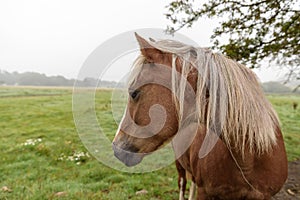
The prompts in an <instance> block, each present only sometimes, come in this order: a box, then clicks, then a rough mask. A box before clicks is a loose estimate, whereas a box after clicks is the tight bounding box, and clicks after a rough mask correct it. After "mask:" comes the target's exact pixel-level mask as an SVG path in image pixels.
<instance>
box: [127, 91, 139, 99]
mask: <svg viewBox="0 0 300 200" xmlns="http://www.w3.org/2000/svg"><path fill="white" fill-rule="evenodd" d="M139 94H140V91H139V90H134V91H132V92H129V95H130V96H131V98H132V99H133V100H137V98H138V97H139Z"/></svg>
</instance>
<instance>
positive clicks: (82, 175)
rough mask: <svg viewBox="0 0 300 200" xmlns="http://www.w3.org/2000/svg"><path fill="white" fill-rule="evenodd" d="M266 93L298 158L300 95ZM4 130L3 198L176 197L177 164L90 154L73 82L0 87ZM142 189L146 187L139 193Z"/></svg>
mask: <svg viewBox="0 0 300 200" xmlns="http://www.w3.org/2000/svg"><path fill="white" fill-rule="evenodd" d="M110 94H111V92H110V91H109V90H103V91H98V93H97V95H96V111H97V116H98V118H99V121H101V120H102V122H103V123H102V126H103V129H105V132H108V133H109V137H110V138H112V136H113V135H114V133H115V130H116V128H117V125H116V124H115V122H114V121H113V119H112V118H111V115H110V112H111V111H110ZM268 98H269V99H270V101H271V102H272V104H273V105H274V107H275V109H276V110H277V112H278V114H279V116H280V119H281V123H282V130H283V133H284V138H285V142H286V149H287V152H288V157H289V160H295V159H297V158H299V157H300V96H292V95H291V96H269V97H268ZM294 102H297V103H298V104H299V106H298V108H297V110H294V109H293V106H292V105H293V103H294ZM103 120H104V121H103ZM0 136H1V137H0V152H1V156H0V200H5V199H8V200H11V199H13V200H19V199H28V200H35V199H36V200H40V199H101V200H102V199H103V200H106V199H118V200H119V199H121V200H122V199H124V200H125V199H134V200H137V199H153V200H154V199H166V200H168V199H176V198H177V197H178V191H177V173H176V169H175V167H174V165H171V166H169V167H167V168H164V169H162V170H159V171H156V172H151V173H146V174H127V173H121V172H118V171H116V170H113V169H110V168H108V167H106V166H104V165H102V164H101V163H99V162H98V161H97V160H96V159H94V158H93V157H91V156H90V154H88V152H87V150H86V149H85V147H84V146H83V145H82V143H81V141H80V139H79V137H78V134H77V132H76V128H75V126H74V121H73V115H72V90H71V89H70V88H60V89H55V88H28V87H24V88H20V87H18V88H13V87H11V88H10V87H0ZM142 189H145V190H147V191H148V193H147V194H145V195H136V192H137V191H140V190H142Z"/></svg>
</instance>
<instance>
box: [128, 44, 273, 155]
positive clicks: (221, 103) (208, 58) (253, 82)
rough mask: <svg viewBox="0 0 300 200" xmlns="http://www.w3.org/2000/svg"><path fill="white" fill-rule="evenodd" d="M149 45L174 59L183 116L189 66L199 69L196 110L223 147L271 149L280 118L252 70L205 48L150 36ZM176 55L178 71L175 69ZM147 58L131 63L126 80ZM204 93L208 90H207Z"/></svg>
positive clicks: (175, 92) (175, 91) (175, 86)
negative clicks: (152, 39)
mask: <svg viewBox="0 0 300 200" xmlns="http://www.w3.org/2000/svg"><path fill="white" fill-rule="evenodd" d="M149 43H150V44H151V45H152V46H153V47H155V48H157V49H159V50H161V51H163V52H168V53H171V54H172V55H173V58H172V92H173V95H174V99H176V102H178V105H177V113H178V115H179V123H180V120H182V115H183V108H184V106H183V104H184V98H185V88H186V84H189V83H188V82H187V81H186V80H187V77H188V75H189V74H190V73H191V70H192V69H195V68H196V69H197V70H198V75H197V76H198V77H197V86H196V114H197V117H198V119H197V120H198V123H199V124H205V125H206V128H207V130H210V131H212V132H214V133H217V134H218V135H219V136H220V137H221V138H222V139H223V141H224V142H225V143H226V145H227V146H230V147H232V148H237V149H239V150H240V151H241V152H242V154H243V153H244V151H245V150H249V151H250V152H256V153H259V154H261V153H264V152H269V151H270V150H271V149H272V146H273V145H274V144H276V131H277V128H278V127H277V126H278V123H279V120H278V117H277V115H276V112H275V111H274V110H273V108H272V106H271V104H270V103H269V102H268V100H267V99H266V97H265V96H264V94H263V91H262V89H261V86H260V84H259V82H258V80H257V77H256V75H255V74H254V73H253V72H252V71H251V70H250V69H248V68H246V67H245V66H243V65H241V64H239V63H237V62H235V61H233V60H231V59H229V58H227V57H225V56H223V55H221V54H215V53H212V52H211V51H210V50H208V49H206V48H195V47H193V46H189V45H186V44H182V43H180V42H177V41H173V40H161V41H157V42H154V41H150V42H149ZM176 59H179V60H180V63H181V65H182V66H181V71H180V73H181V75H180V76H178V73H176ZM144 60H145V58H144V57H139V58H138V59H137V60H136V61H135V63H134V66H133V73H132V74H131V78H130V81H129V82H132V81H133V80H134V77H136V75H137V74H138V73H139V70H141V68H142V67H141V65H142V64H143V62H144ZM206 94H208V95H206Z"/></svg>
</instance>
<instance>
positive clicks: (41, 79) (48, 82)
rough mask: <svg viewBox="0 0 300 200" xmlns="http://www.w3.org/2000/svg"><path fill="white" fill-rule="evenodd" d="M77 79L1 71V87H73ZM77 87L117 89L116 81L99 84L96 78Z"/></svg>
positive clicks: (81, 81) (84, 81) (80, 82)
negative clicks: (98, 86)
mask: <svg viewBox="0 0 300 200" xmlns="http://www.w3.org/2000/svg"><path fill="white" fill-rule="evenodd" d="M75 81H76V79H67V78H65V77H63V76H46V75H45V74H40V73H36V72H24V73H19V72H12V73H9V72H7V71H1V70H0V85H24V86H73V85H74V83H75ZM76 85H77V86H81V87H93V86H97V85H100V86H102V87H108V88H112V87H116V86H117V82H115V81H101V83H99V82H98V80H97V79H94V78H85V79H84V80H78V81H77V84H76Z"/></svg>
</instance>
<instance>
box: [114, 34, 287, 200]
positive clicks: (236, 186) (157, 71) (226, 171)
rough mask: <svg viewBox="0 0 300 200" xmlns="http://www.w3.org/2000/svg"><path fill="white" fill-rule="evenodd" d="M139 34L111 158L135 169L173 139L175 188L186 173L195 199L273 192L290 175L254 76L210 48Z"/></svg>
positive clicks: (253, 196)
mask: <svg viewBox="0 0 300 200" xmlns="http://www.w3.org/2000/svg"><path fill="white" fill-rule="evenodd" d="M136 37H137V40H138V42H139V45H140V49H141V56H139V57H138V58H137V60H136V61H135V63H134V65H133V70H132V73H131V77H130V79H129V83H128V92H129V99H128V105H127V110H126V112H125V115H124V117H123V120H122V122H121V123H120V126H119V130H118V132H117V134H116V136H115V138H114V141H113V149H114V152H115V156H116V157H117V158H118V159H119V160H121V161H122V162H123V163H124V164H125V165H127V166H133V165H137V164H138V163H140V162H141V161H142V159H143V157H144V156H145V155H147V154H149V153H151V152H154V151H155V150H157V149H159V148H162V147H163V146H164V144H166V143H167V142H170V141H172V145H173V149H174V152H175V155H176V159H177V165H178V170H179V172H180V173H179V175H180V177H179V178H180V179H179V186H183V185H184V187H185V183H184V181H185V177H186V175H185V172H188V173H190V174H191V176H192V181H193V182H195V184H196V185H197V188H198V189H197V199H199V200H200V199H246V200H248V199H253V200H263V199H270V198H271V196H273V195H275V194H276V193H277V192H278V191H279V190H280V189H281V187H282V185H283V184H284V182H285V180H286V178H287V157H286V152H285V147H284V142H283V137H282V134H281V131H280V127H279V120H278V117H277V115H276V113H275V111H274V110H273V108H272V106H271V105H270V103H269V102H268V101H267V100H266V98H265V96H264V94H263V92H262V90H261V87H260V85H259V83H258V81H257V78H256V76H255V74H254V73H253V72H252V71H251V70H249V69H248V68H246V67H245V66H243V65H241V64H238V63H237V62H235V61H233V60H230V59H229V58H226V57H225V56H222V55H220V54H214V53H212V52H211V51H210V50H208V49H204V48H195V47H192V46H189V45H185V44H182V43H179V42H176V41H172V40H161V41H157V42H155V41H153V40H151V41H146V40H145V39H143V38H141V37H140V36H138V35H136ZM157 105H160V106H157ZM162 107H163V108H164V111H163V112H162V111H160V108H162ZM154 108H155V109H154ZM148 113H149V114H148ZM155 113H156V114H157V115H156V116H155ZM162 115H164V116H163V117H161V116H162ZM181 180H182V181H183V183H182V185H180V181H181ZM181 196H182V195H181ZM181 198H182V197H181ZM192 198H193V197H190V199H192Z"/></svg>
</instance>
